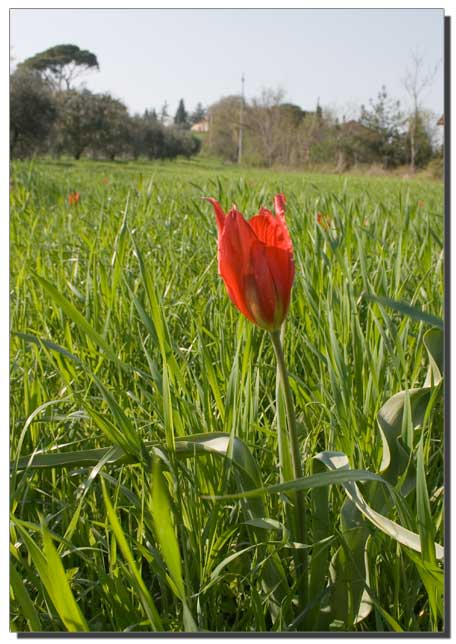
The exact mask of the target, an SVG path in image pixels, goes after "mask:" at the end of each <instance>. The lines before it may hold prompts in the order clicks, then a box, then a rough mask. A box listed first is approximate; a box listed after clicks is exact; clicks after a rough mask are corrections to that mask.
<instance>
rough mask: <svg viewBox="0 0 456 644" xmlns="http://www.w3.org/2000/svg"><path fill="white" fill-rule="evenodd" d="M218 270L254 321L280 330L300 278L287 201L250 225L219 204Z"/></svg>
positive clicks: (262, 210)
mask: <svg viewBox="0 0 456 644" xmlns="http://www.w3.org/2000/svg"><path fill="white" fill-rule="evenodd" d="M208 201H210V203H211V204H212V205H213V207H214V210H215V216H216V220H217V228H218V268H219V273H220V275H221V276H222V278H223V281H224V282H225V286H226V290H227V292H228V295H229V297H230V298H231V300H232V302H233V303H234V304H235V305H236V306H237V308H238V309H239V310H240V311H241V313H243V314H244V315H245V317H246V318H248V319H249V320H250V321H251V322H253V323H255V324H257V325H258V326H260V327H262V328H263V329H266V330H267V331H271V332H273V331H277V330H278V329H280V327H281V325H282V322H283V321H284V319H285V317H286V315H287V312H288V306H289V304H290V293H291V287H292V285H293V278H294V273H295V268H294V262H293V246H292V243H291V239H290V235H289V233H288V228H287V225H286V223H285V196H284V195H283V194H279V195H276V196H275V198H274V208H275V216H274V215H273V214H272V213H271V212H270V211H269V210H267V209H266V208H260V210H259V212H258V214H257V215H255V216H254V217H252V219H250V220H249V221H246V220H245V219H244V217H243V216H242V214H241V213H240V212H239V211H238V209H237V208H236V206H233V207H232V209H231V210H230V211H229V213H228V214H225V213H224V212H223V210H222V208H221V206H220V204H219V203H218V201H216V200H215V199H212V198H208Z"/></svg>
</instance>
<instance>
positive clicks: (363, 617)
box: [10, 162, 444, 632]
mask: <svg viewBox="0 0 456 644" xmlns="http://www.w3.org/2000/svg"><path fill="white" fill-rule="evenodd" d="M105 178H107V182H104V181H103V179H105ZM74 190H76V191H79V192H80V193H81V199H80V202H79V204H78V205H77V206H70V205H69V204H68V200H67V198H68V193H69V192H70V191H74ZM277 192H284V193H285V194H286V196H287V222H288V225H289V229H290V234H291V237H292V239H293V243H294V252H295V262H296V279H295V284H294V287H293V294H292V303H291V306H290V313H289V316H288V320H287V322H286V328H285V354H286V359H287V363H288V369H289V374H290V380H291V386H292V389H293V395H294V399H295V405H296V410H297V416H298V428H299V431H300V441H301V453H302V464H303V469H304V475H305V477H306V479H307V482H304V483H303V484H302V485H303V486H304V487H303V489H307V490H308V491H307V492H306V504H307V516H308V539H309V543H307V544H298V545H296V544H294V543H293V541H292V540H291V538H290V526H291V523H290V521H291V519H290V517H291V516H292V512H293V507H292V499H293V496H292V495H289V494H288V493H287V490H286V489H284V488H280V487H279V488H274V487H273V488H272V490H271V491H269V492H267V493H264V494H261V495H256V494H255V495H253V496H252V494H251V491H252V490H254V489H258V488H271V487H272V486H277V485H278V484H280V483H281V482H284V481H286V479H287V478H289V477H287V476H286V475H285V476H284V472H281V471H279V459H278V453H279V447H280V446H279V444H278V439H279V436H280V435H281V434H280V431H279V429H280V423H282V425H283V423H284V422H285V420H284V413H283V409H281V406H280V404H279V405H277V400H276V381H275V378H276V367H275V362H274V354H273V351H272V347H271V345H270V342H269V338H268V337H267V334H265V333H264V332H262V331H261V330H259V329H257V328H253V327H252V326H251V325H250V324H249V323H248V322H247V321H246V320H244V319H242V318H241V316H240V314H239V313H238V311H237V310H236V309H235V308H234V307H233V305H232V304H231V303H230V301H229V300H228V297H227V296H226V293H225V291H224V287H223V284H222V282H221V280H220V278H219V277H218V275H217V260H216V227H215V222H214V218H213V213H212V208H210V206H209V205H208V204H207V203H206V202H204V201H203V200H202V199H201V197H202V196H213V197H215V198H217V199H218V200H219V201H220V202H221V203H222V205H223V206H224V207H225V208H229V207H230V206H231V204H232V203H236V205H237V206H238V208H239V209H240V210H241V212H244V213H245V214H246V215H247V216H251V215H253V214H254V213H256V212H257V210H258V207H259V206H267V207H270V206H272V199H273V196H274V194H276V193H277ZM317 212H321V213H323V214H324V215H325V216H326V217H327V221H328V222H329V227H328V228H325V227H322V226H320V225H318V223H317V222H316V213H317ZM10 230H11V284H10V288H11V327H12V336H11V462H12V472H11V476H12V484H11V552H12V557H11V561H12V564H11V587H12V594H11V629H12V630H16V631H64V630H70V631H71V630H89V631H126V632H128V631H161V630H163V631H174V632H180V631H194V630H199V631H228V632H235V631H287V630H291V631H293V630H318V629H320V630H343V631H351V630H355V631H410V632H415V631H441V630H442V629H443V627H444V622H443V597H442V595H443V590H442V589H443V576H442V562H441V560H440V558H436V549H435V546H434V543H438V544H442V543H443V528H444V512H443V511H444V494H443V474H444V469H443V453H444V444H443V406H442V384H441V382H440V376H439V374H440V372H441V364H440V368H439V351H440V348H441V336H439V332H438V328H439V325H440V324H441V319H442V316H443V190H442V185H441V184H440V183H436V182H422V181H403V180H397V179H391V178H356V177H350V178H344V177H337V176H323V175H307V174H300V173H287V174H280V173H274V172H265V171H260V170H248V171H246V170H243V169H242V168H241V169H238V168H227V167H223V166H220V167H217V166H211V165H209V164H208V165H205V164H204V163H202V162H179V163H163V164H143V165H141V164H139V163H137V164H133V163H129V164H121V163H119V164H106V163H104V164H102V163H95V162H85V163H84V162H81V163H70V162H68V163H63V162H61V163H52V162H32V163H17V164H15V165H13V168H12V188H11V224H10ZM433 328H434V329H436V330H433V331H430V330H431V329H433ZM429 365H431V370H430V371H429V375H428V380H426V377H427V374H428V367H429ZM429 378H430V380H429ZM414 389H416V390H419V391H421V392H422V393H420V394H416V393H414V391H413V390H414ZM399 392H402V394H401V395H400V397H399V403H398V404H399V407H397V408H395V410H396V411H395V412H394V413H395V414H396V415H395V416H394V414H393V412H392V411H391V403H390V407H387V408H386V410H385V408H384V405H385V403H387V402H388V401H389V400H390V399H391V398H392V397H393V396H394V395H395V394H398V393H399ZM397 400H398V399H397V398H395V399H393V403H392V405H393V406H394V405H395V404H396V403H395V402H394V401H397ZM379 411H382V413H381V414H380V416H379ZM392 414H393V415H392ZM385 419H386V420H385ZM379 422H380V424H379ZM382 423H383V425H382ZM381 430H382V431H383V433H382V431H381ZM395 432H396V433H395ZM385 437H386V438H385ZM388 437H392V438H390V442H388V440H387V438H388ZM385 450H386V452H388V450H389V452H390V457H391V458H390V462H388V461H387V459H386V460H385V453H386V452H385ZM327 452H339V453H343V454H344V455H345V458H346V464H347V466H348V467H349V468H350V471H349V472H348V473H347V472H345V473H344V472H343V471H342V470H338V471H337V472H336V471H331V470H334V467H335V466H334V462H335V461H332V460H331V459H330V458H329V457H328V456H327V455H326V456H325V455H323V456H322V457H321V458H320V460H315V458H314V457H315V456H316V455H317V454H319V453H327ZM32 455H34V456H32ZM40 459H41V460H40ZM344 467H345V466H344ZM351 470H353V471H354V473H351ZM356 472H358V474H356ZM366 472H367V474H366ZM363 473H364V474H363ZM370 474H372V479H373V480H372V481H370V482H368V475H370ZM379 475H381V476H382V481H381V482H380V480H377V479H375V477H376V476H377V477H378V476H379ZM311 476H312V477H314V478H313V479H309V478H308V477H311ZM315 477H316V478H315ZM306 479H304V481H305V480H306ZM385 480H386V482H387V484H384V482H383V481H385ZM309 481H316V483H315V485H317V487H312V486H311V485H310V483H309ZM336 481H338V482H336ZM355 481H358V483H356V482H355ZM359 481H364V483H363V482H359ZM292 485H293V484H292ZM387 485H389V486H390V487H387ZM309 486H310V487H309ZM387 490H390V491H387ZM249 491H250V492H249ZM233 495H237V497H236V496H234V497H233ZM350 495H351V496H350ZM359 495H362V498H363V499H365V500H367V503H368V504H370V505H369V507H370V506H372V508H373V510H374V511H375V512H377V513H380V515H381V517H385V521H386V520H390V521H391V520H392V521H394V522H395V523H397V524H399V525H400V526H401V527H402V528H404V529H408V530H409V531H410V532H412V533H414V534H415V535H418V536H417V538H418V544H419V545H418V550H420V551H417V549H416V548H415V549H413V548H410V547H408V546H407V545H404V543H403V542H402V545H401V543H400V541H397V540H396V539H394V538H392V537H391V536H390V535H389V534H388V531H387V530H386V532H385V530H384V529H383V528H382V525H380V527H378V526H376V525H375V524H374V523H372V521H371V520H369V518H368V517H367V518H366V515H365V514H363V513H361V512H360V511H359V506H357V505H356V504H355V503H354V502H353V499H354V498H355V500H356V499H358V497H359ZM358 501H359V499H358ZM382 520H383V519H380V523H381V521H382ZM385 526H386V524H385ZM385 529H386V528H385ZM303 545H304V546H305V547H306V548H307V550H308V552H309V553H310V555H311V556H310V560H309V561H310V564H309V570H308V574H309V584H310V586H309V587H310V591H311V592H310V594H311V597H310V601H309V604H308V605H307V606H300V605H299V596H298V585H299V580H297V579H296V576H295V575H294V561H295V556H294V555H295V552H296V547H299V546H301V547H302V546H303ZM347 575H349V577H347ZM325 606H326V607H328V606H329V608H330V610H328V612H327V614H328V615H331V619H330V620H327V621H326V622H325V620H324V614H325V613H324V612H323V613H322V612H321V610H322V609H324V608H325Z"/></svg>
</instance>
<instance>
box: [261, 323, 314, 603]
mask: <svg viewBox="0 0 456 644" xmlns="http://www.w3.org/2000/svg"><path fill="white" fill-rule="evenodd" d="M270 335H271V340H272V346H273V347H274V352H275V355H276V359H277V366H278V370H279V374H280V381H281V385H282V389H283V393H284V396H285V410H286V414H287V425H288V436H289V442H290V455H291V463H292V467H293V474H294V478H295V479H300V478H302V476H303V473H302V465H301V454H300V450H299V441H298V432H297V428H296V414H295V410H294V403H293V395H292V393H291V388H290V381H289V379H288V371H287V367H286V364H285V357H284V355H283V348H282V342H281V340H280V331H273V332H271V334H270ZM294 499H295V526H294V527H295V535H294V537H295V539H296V541H297V542H298V543H303V544H306V543H307V541H306V514H305V513H306V506H305V498H304V492H303V491H302V490H298V491H296V492H295V496H294ZM296 562H297V569H296V578H297V585H298V589H299V594H300V598H301V603H302V606H301V608H304V607H305V606H306V604H307V601H308V591H307V550H305V549H300V550H298V551H297V558H296Z"/></svg>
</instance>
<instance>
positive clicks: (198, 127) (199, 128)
mask: <svg viewBox="0 0 456 644" xmlns="http://www.w3.org/2000/svg"><path fill="white" fill-rule="evenodd" d="M191 130H192V132H209V121H208V120H207V119H203V120H202V121H198V123H194V124H193V125H192V127H191Z"/></svg>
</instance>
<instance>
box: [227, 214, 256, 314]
mask: <svg viewBox="0 0 456 644" xmlns="http://www.w3.org/2000/svg"><path fill="white" fill-rule="evenodd" d="M254 242H257V238H256V235H255V233H254V232H253V230H252V229H251V228H250V226H249V225H248V223H247V222H246V221H245V219H244V217H243V216H242V215H241V213H240V212H238V211H237V210H231V211H230V212H229V213H228V214H227V215H226V217H225V224H224V228H223V232H222V234H221V235H220V237H219V244H218V254H219V273H220V275H221V276H222V277H223V280H224V282H225V285H226V288H227V291H228V295H229V297H230V298H231V300H232V301H233V302H234V304H235V305H236V306H237V307H238V309H239V310H240V311H241V313H243V314H244V315H245V316H246V317H247V318H248V319H249V320H250V321H251V322H255V319H254V317H253V316H252V313H251V312H250V309H249V307H248V306H247V302H246V297H245V276H246V274H248V273H249V271H250V261H251V260H250V255H251V247H252V244H253V243H254Z"/></svg>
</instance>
